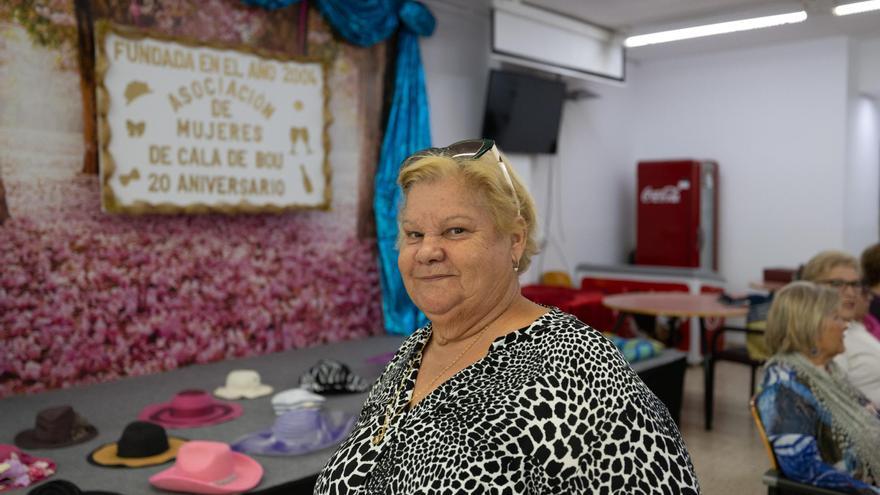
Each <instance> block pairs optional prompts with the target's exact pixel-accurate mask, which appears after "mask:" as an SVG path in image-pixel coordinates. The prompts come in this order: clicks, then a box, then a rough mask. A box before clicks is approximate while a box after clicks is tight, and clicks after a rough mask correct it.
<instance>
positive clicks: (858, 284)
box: [818, 278, 867, 291]
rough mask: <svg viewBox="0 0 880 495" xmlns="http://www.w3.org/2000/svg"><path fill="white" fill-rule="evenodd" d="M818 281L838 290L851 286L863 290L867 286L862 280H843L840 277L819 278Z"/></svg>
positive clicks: (856, 289) (853, 288) (855, 289)
mask: <svg viewBox="0 0 880 495" xmlns="http://www.w3.org/2000/svg"><path fill="white" fill-rule="evenodd" d="M818 282H819V283H820V284H822V285H827V286H828V287H832V288H834V289H837V290H843V289H846V288H850V289H852V290H854V291H863V290H865V289H866V288H867V287H865V284H864V283H863V282H862V281H861V280H841V279H839V278H832V279H828V280H819V281H818Z"/></svg>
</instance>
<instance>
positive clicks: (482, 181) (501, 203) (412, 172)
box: [397, 152, 538, 273]
mask: <svg viewBox="0 0 880 495" xmlns="http://www.w3.org/2000/svg"><path fill="white" fill-rule="evenodd" d="M501 159H502V160H503V162H504V164H503V166H505V167H507V171H508V173H509V174H510V181H511V182H512V183H513V189H514V190H513V191H511V190H510V185H509V184H508V183H507V178H505V177H504V174H503V173H502V171H501V169H500V168H499V166H498V163H497V161H496V160H495V157H494V156H493V155H492V153H486V154H484V155H483V156H481V157H480V158H478V159H476V160H473V159H470V158H465V157H457V158H453V157H449V156H445V155H442V154H435V153H431V152H425V154H423V155H421V156H414V157H411V158H409V159H407V161H406V162H404V166H403V168H401V169H400V173H399V174H398V176H397V183H398V184H399V185H400V187H401V189H403V202H402V203H401V205H400V210H399V212H398V215H400V214H401V213H402V212H403V210H404V208H405V206H406V197H407V194H408V193H409V190H410V189H412V187H413V186H414V185H416V184H418V183H420V182H434V181H436V180H439V179H442V178H447V177H455V178H460V179H462V180H463V181H464V183H465V184H466V185H467V187H469V188H471V189H473V190H474V191H476V192H478V193H479V197H480V198H482V200H483V201H484V202H485V204H486V207H487V208H488V210H489V213H490V216H491V217H492V221H493V223H494V224H495V229H496V230H497V231H498V232H499V233H502V234H512V233H513V232H514V231H515V230H516V226H517V219H518V218H522V219H523V221H524V222H525V227H526V228H525V248H524V249H523V253H522V255H521V256H520V258H519V260H517V265H516V266H517V272H518V273H522V272H524V271H526V269H528V267H529V264H530V263H531V261H532V256H533V255H535V254H536V253H537V252H538V244H537V242H536V241H535V230H536V221H537V218H536V216H537V213H536V211H535V201H534V199H532V195H531V194H529V192H528V191H527V190H526V188H525V186H524V185H523V183H522V180H521V179H520V178H519V175H518V174H517V173H516V171H515V170H514V169H513V167H511V166H510V162H509V161H508V160H507V158H506V157H505V156H503V155H502V157H501ZM514 195H515V196H514ZM517 204H519V211H517ZM398 222H399V219H398ZM398 231H400V229H398ZM400 239H401V238H400V235H398V243H399V242H400Z"/></svg>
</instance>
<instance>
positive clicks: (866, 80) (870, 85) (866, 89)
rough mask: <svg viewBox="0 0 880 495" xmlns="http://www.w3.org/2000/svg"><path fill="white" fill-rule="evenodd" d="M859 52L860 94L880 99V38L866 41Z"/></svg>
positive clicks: (860, 46) (862, 43) (859, 47)
mask: <svg viewBox="0 0 880 495" xmlns="http://www.w3.org/2000/svg"><path fill="white" fill-rule="evenodd" d="M857 50H858V55H857V59H858V65H859V71H858V76H857V77H858V92H859V93H861V94H868V95H871V96H873V97H875V98H880V38H873V39H869V40H864V41H862V42H861V43H859V44H858V45H857Z"/></svg>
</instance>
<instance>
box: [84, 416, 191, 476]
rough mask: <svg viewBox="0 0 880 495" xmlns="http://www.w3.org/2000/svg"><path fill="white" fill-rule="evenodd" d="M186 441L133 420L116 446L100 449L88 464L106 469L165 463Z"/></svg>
mask: <svg viewBox="0 0 880 495" xmlns="http://www.w3.org/2000/svg"><path fill="white" fill-rule="evenodd" d="M184 443H186V440H184V439H182V438H176V437H170V438H169V437H168V435H167V434H166V433H165V428H162V427H161V426H160V425H157V424H156V423H150V422H148V421H132V422H131V423H129V424H128V425H127V426H126V427H125V429H124V430H123V431H122V436H121V437H119V441H117V442H115V443H108V444H105V445H102V446H100V447H98V448H97V449H95V450H93V451H92V453H91V454H89V457H88V461H89V462H90V463H91V464H94V465H96V466H104V467H130V468H136V467H147V466H155V465H158V464H163V463H166V462H168V461H170V460H172V459H174V458H175V457H176V456H177V451H178V450H179V449H180V446H181V445H183V444H184Z"/></svg>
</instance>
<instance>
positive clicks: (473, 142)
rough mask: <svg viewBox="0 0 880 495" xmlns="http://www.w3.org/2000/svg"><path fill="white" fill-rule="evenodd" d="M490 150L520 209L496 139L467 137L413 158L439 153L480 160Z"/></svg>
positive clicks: (406, 163)
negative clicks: (496, 144)
mask: <svg viewBox="0 0 880 495" xmlns="http://www.w3.org/2000/svg"><path fill="white" fill-rule="evenodd" d="M489 152H491V153H492V156H493V157H494V158H495V163H497V164H498V168H500V169H501V173H502V174H503V175H504V180H505V181H506V182H507V185H508V186H509V187H510V191H511V193H512V194H513V201H514V203H516V211H519V207H520V206H519V199H518V198H517V197H516V189H515V188H514V187H513V179H511V178H510V173H509V172H508V171H507V167H508V165H507V164H506V163H504V160H503V159H502V158H501V152H500V151H498V147H497V146H495V140H494V139H466V140H464V141H458V142H456V143H452V144H450V145H449V146H444V147H442V148H428V149H426V150H422V151H420V152H418V153H415V154H413V155H412V157H411V159H415V158H421V157H422V156H424V155H428V154H437V155H443V156H449V157H451V158H467V159H469V160H478V159H479V158H480V157H482V156H483V155H485V154H486V153H489ZM411 159H408V160H407V161H405V162H404V166H406V165H408V164H409V163H410V161H411Z"/></svg>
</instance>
